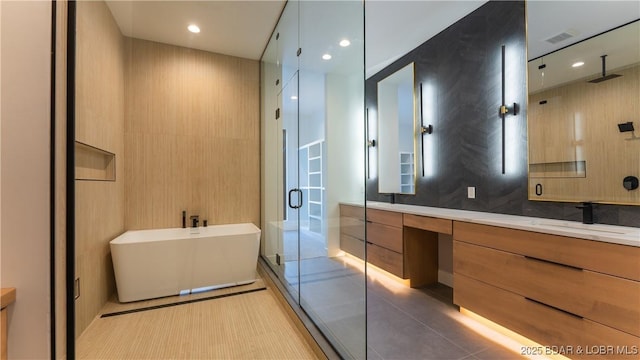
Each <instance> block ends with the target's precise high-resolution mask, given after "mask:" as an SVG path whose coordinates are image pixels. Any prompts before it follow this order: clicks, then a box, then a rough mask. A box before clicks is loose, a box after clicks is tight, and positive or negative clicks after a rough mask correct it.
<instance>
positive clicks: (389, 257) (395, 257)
mask: <svg viewBox="0 0 640 360" xmlns="http://www.w3.org/2000/svg"><path fill="white" fill-rule="evenodd" d="M367 262H369V263H371V264H372V265H375V266H377V267H379V268H381V269H383V270H386V271H388V272H390V273H392V274H394V275H396V276H398V277H401V278H403V279H404V266H403V261H402V254H399V253H397V252H395V251H391V250H389V249H385V248H383V247H380V246H377V245H375V244H371V243H367Z"/></svg>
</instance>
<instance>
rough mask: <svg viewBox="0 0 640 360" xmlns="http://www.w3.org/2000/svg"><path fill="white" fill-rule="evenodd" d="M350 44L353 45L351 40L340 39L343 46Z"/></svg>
mask: <svg viewBox="0 0 640 360" xmlns="http://www.w3.org/2000/svg"><path fill="white" fill-rule="evenodd" d="M349 45H351V41H349V40H347V39H342V40H341V41H340V46H342V47H347V46H349Z"/></svg>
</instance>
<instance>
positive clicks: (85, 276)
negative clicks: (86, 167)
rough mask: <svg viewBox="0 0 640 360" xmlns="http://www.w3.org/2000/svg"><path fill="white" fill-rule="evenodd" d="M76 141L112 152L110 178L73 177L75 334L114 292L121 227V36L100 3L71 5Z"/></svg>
mask: <svg viewBox="0 0 640 360" xmlns="http://www.w3.org/2000/svg"><path fill="white" fill-rule="evenodd" d="M76 61H77V63H76V76H77V79H76V86H77V88H76V94H75V96H76V140H77V141H81V142H83V143H85V144H88V145H91V146H94V147H97V148H100V149H103V150H106V151H109V152H111V153H114V154H115V157H116V181H115V182H108V181H81V180H80V181H76V259H75V261H76V276H77V277H79V278H80V297H79V298H78V300H76V336H80V334H81V333H82V331H83V330H84V329H85V328H86V327H87V326H88V325H89V323H90V322H91V321H92V320H93V319H94V317H95V316H96V314H97V313H98V311H99V310H100V308H101V307H102V306H103V305H104V303H105V302H106V301H107V299H108V297H109V296H110V295H111V294H112V293H113V292H114V291H115V284H114V277H113V270H112V269H113V265H112V263H111V259H110V256H109V241H110V240H112V239H113V238H114V237H116V236H118V235H119V234H121V233H122V232H124V173H123V169H124V166H123V161H122V160H123V156H124V66H125V51H124V38H123V36H122V35H121V34H120V30H119V29H118V27H117V25H116V23H115V21H114V20H113V17H112V16H111V12H110V11H109V9H108V8H107V6H106V5H105V3H104V2H93V1H82V2H78V4H77V50H76Z"/></svg>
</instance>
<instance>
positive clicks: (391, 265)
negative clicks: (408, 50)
mask: <svg viewBox="0 0 640 360" xmlns="http://www.w3.org/2000/svg"><path fill="white" fill-rule="evenodd" d="M340 214H341V215H340V224H341V225H340V243H341V248H342V250H344V251H346V252H348V253H350V254H352V255H354V256H356V257H358V258H360V259H362V260H364V248H365V243H366V249H367V257H368V258H367V261H368V262H369V263H370V264H372V265H375V266H377V267H379V268H381V269H383V270H385V271H387V272H389V273H391V274H393V275H395V276H397V277H399V278H402V279H406V280H408V281H409V284H410V286H411V287H422V286H425V285H428V284H432V283H436V282H437V281H438V233H445V234H451V233H452V221H451V220H447V219H438V218H433V217H426V216H418V215H412V214H404V213H402V212H396V211H388V210H379V209H372V208H369V209H367V215H366V220H365V216H364V208H363V207H361V206H355V205H348V204H341V205H340ZM365 223H366V229H367V231H366V233H367V239H366V241H365V236H364V228H365Z"/></svg>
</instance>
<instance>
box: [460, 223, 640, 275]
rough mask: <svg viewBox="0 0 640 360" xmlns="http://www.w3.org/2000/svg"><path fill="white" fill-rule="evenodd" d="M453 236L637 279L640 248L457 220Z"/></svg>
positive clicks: (552, 260)
mask: <svg viewBox="0 0 640 360" xmlns="http://www.w3.org/2000/svg"><path fill="white" fill-rule="evenodd" d="M453 238H454V239H455V240H459V241H464V242H468V243H472V244H476V245H482V246H486V247H490V248H494V249H498V250H504V251H508V252H512V253H516V254H521V255H526V256H531V257H534V258H538V259H542V260H548V261H551V262H555V263H559V264H563V265H569V266H574V267H578V268H581V269H587V270H592V271H596V272H601V273H604V274H609V275H614V276H619V277H624V278H627V279H631V280H635V281H640V262H639V261H638V259H640V247H635V246H626V245H619V244H611V243H605V242H600V241H593V240H586V239H577V238H572V237H566V236H558V235H550V234H543V233H536V232H532V231H524V230H515V229H508V228H502V227H497V226H489V225H480V224H472V223H467V222H460V221H454V222H453Z"/></svg>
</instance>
